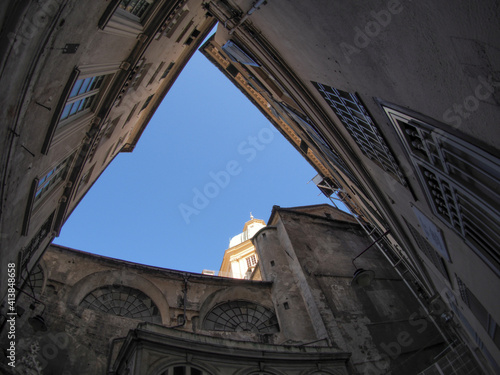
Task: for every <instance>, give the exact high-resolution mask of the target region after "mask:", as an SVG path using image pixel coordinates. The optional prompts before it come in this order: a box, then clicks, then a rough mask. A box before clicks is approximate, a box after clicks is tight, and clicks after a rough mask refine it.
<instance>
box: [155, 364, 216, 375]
mask: <svg viewBox="0 0 500 375" xmlns="http://www.w3.org/2000/svg"><path fill="white" fill-rule="evenodd" d="M160 375H210V374H209V373H208V372H206V371H203V370H200V369H198V368H196V367H193V366H190V365H177V366H172V367H169V368H168V369H167V370H165V371H163V372H162V373H161V374H160Z"/></svg>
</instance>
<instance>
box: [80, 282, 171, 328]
mask: <svg viewBox="0 0 500 375" xmlns="http://www.w3.org/2000/svg"><path fill="white" fill-rule="evenodd" d="M80 306H81V307H83V308H85V309H92V310H95V311H101V312H104V313H106V314H113V315H117V316H123V317H127V318H132V319H139V320H143V321H146V322H151V323H161V316H160V312H159V310H158V307H157V306H156V305H155V303H154V302H153V301H152V300H151V298H149V297H148V296H147V295H146V294H144V293H143V292H141V291H140V290H137V289H134V288H129V287H127V286H124V285H107V286H103V287H101V288H97V289H95V290H93V291H92V292H90V293H89V294H87V295H86V296H85V298H84V299H83V300H82V302H80Z"/></svg>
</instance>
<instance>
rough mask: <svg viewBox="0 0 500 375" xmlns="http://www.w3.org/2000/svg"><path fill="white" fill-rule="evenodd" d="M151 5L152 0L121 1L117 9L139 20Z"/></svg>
mask: <svg viewBox="0 0 500 375" xmlns="http://www.w3.org/2000/svg"><path fill="white" fill-rule="evenodd" d="M152 3H153V0H122V1H121V2H120V5H119V7H120V9H123V10H125V11H126V12H129V13H130V14H133V15H134V16H136V17H137V18H138V19H140V18H141V17H142V16H143V15H144V13H145V12H146V10H147V9H148V8H149V6H150V5H151V4H152Z"/></svg>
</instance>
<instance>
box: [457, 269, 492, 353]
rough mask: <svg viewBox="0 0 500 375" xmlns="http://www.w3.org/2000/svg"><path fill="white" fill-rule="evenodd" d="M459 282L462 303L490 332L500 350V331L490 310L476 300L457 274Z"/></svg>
mask: <svg viewBox="0 0 500 375" xmlns="http://www.w3.org/2000/svg"><path fill="white" fill-rule="evenodd" d="M455 278H456V281H457V286H458V291H459V292H460V297H461V299H462V301H463V302H464V303H465V304H466V305H467V307H469V309H470V311H471V312H472V314H474V316H475V317H476V319H477V321H478V322H479V323H481V325H482V326H483V328H484V329H485V330H486V332H488V335H489V336H490V337H491V339H492V340H493V342H494V343H495V345H496V346H497V347H498V348H499V349H500V339H499V337H498V336H499V334H498V331H500V329H499V327H498V325H497V323H496V322H495V320H494V319H493V317H492V316H491V315H490V314H489V313H488V310H486V308H485V307H484V306H483V304H482V303H481V302H480V301H479V300H478V299H477V298H476V296H475V295H474V294H472V293H471V291H470V290H469V288H467V285H465V284H464V282H463V281H462V280H461V279H460V277H458V275H457V274H455Z"/></svg>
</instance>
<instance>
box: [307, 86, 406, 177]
mask: <svg viewBox="0 0 500 375" xmlns="http://www.w3.org/2000/svg"><path fill="white" fill-rule="evenodd" d="M312 83H313V85H314V86H315V87H316V89H317V90H318V92H319V93H320V94H321V96H322V97H323V99H325V101H326V102H327V103H328V105H329V106H330V107H331V108H332V109H333V111H334V112H335V114H336V115H337V117H338V118H339V120H340V121H341V122H342V124H343V125H344V126H345V128H346V129H347V131H348V132H349V134H350V135H351V136H352V138H353V139H354V141H355V142H356V144H357V145H358V147H359V148H360V150H361V151H362V152H363V154H364V155H366V156H367V157H368V158H370V159H371V160H373V161H374V162H375V163H377V164H379V165H380V166H381V167H382V168H383V169H384V170H385V171H386V172H388V173H389V174H390V175H391V176H392V177H394V178H395V179H396V180H397V181H399V182H400V183H401V184H402V185H403V186H407V182H406V178H405V177H404V174H403V172H402V171H401V169H400V167H399V165H398V163H397V160H396V158H395V157H394V155H393V154H392V151H391V150H390V149H389V147H388V145H387V143H386V142H385V140H384V138H383V137H382V135H381V134H380V132H379V131H378V129H377V127H376V125H375V123H374V121H373V119H372V118H371V116H370V114H369V113H368V111H367V110H366V108H365V107H364V105H363V104H362V103H361V101H360V100H359V99H358V97H357V96H356V94H353V93H348V92H345V91H342V90H338V89H335V88H333V87H330V86H326V85H322V84H321V83H317V82H312Z"/></svg>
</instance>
